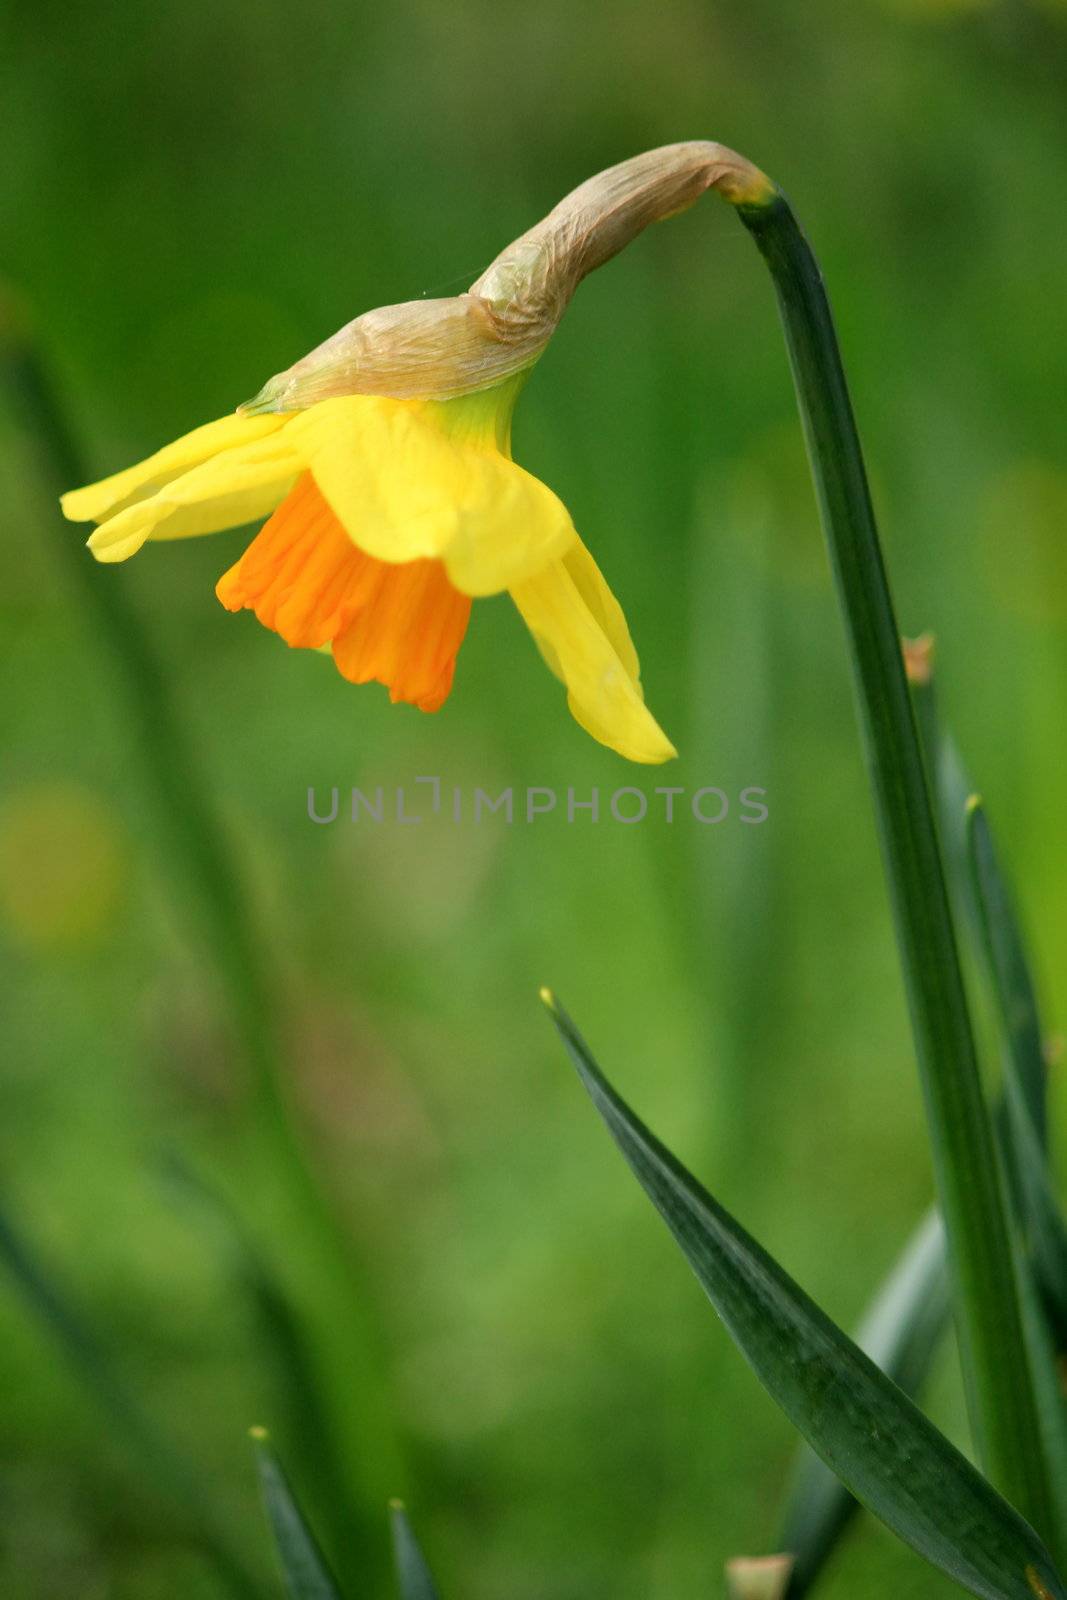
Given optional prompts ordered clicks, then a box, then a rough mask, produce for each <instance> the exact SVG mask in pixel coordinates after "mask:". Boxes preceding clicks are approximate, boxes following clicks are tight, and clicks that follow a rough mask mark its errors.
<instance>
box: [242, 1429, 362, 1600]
mask: <svg viewBox="0 0 1067 1600" xmlns="http://www.w3.org/2000/svg"><path fill="white" fill-rule="evenodd" d="M251 1439H252V1441H253V1443H254V1445H255V1449H256V1463H257V1465H258V1467H259V1482H260V1487H261V1489H262V1491H263V1503H264V1505H265V1506H266V1510H267V1517H268V1519H269V1521H270V1525H271V1529H272V1530H273V1533H274V1542H275V1544H276V1545H277V1547H278V1558H279V1560H280V1562H281V1568H282V1577H283V1578H284V1580H285V1589H286V1593H287V1594H288V1596H289V1600H341V1591H340V1589H339V1588H338V1585H337V1580H336V1579H335V1578H334V1576H333V1574H332V1573H331V1571H330V1569H329V1567H328V1565H327V1563H326V1558H325V1556H324V1555H323V1553H322V1551H321V1550H320V1549H319V1546H318V1542H317V1540H316V1538H315V1535H314V1534H313V1533H312V1531H311V1529H310V1527H309V1526H308V1523H307V1519H306V1518H305V1516H304V1513H303V1512H302V1511H301V1509H300V1506H299V1504H298V1502H297V1499H296V1496H295V1495H294V1493H293V1490H292V1486H291V1484H290V1483H289V1480H288V1478H287V1477H286V1475H285V1472H284V1470H283V1468H282V1464H281V1462H280V1461H279V1460H278V1458H277V1456H276V1455H275V1454H274V1451H273V1450H272V1449H271V1447H270V1439H269V1436H268V1434H267V1430H266V1429H265V1428H253V1429H252V1431H251Z"/></svg>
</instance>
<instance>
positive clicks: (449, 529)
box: [63, 143, 759, 762]
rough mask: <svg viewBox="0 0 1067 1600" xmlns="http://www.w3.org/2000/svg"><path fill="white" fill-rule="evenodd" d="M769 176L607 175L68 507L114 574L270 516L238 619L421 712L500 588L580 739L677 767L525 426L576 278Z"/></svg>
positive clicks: (616, 614) (640, 160)
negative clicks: (172, 547)
mask: <svg viewBox="0 0 1067 1600" xmlns="http://www.w3.org/2000/svg"><path fill="white" fill-rule="evenodd" d="M753 172H754V169H752V168H750V167H749V166H748V164H747V163H743V162H742V161H741V158H740V157H737V156H734V155H732V153H731V152H729V151H725V150H723V148H722V147H721V146H719V145H712V144H703V143H697V144H685V145H672V146H668V147H666V148H665V149H664V150H659V151H651V152H649V153H648V154H647V155H644V156H639V157H636V158H635V159H634V160H632V161H628V162H624V163H622V164H621V165H620V166H618V167H613V168H611V169H609V170H608V171H607V172H605V173H601V174H600V175H599V176H598V177H597V178H594V179H591V180H590V181H589V182H588V183H586V184H583V185H582V186H581V187H580V188H579V189H577V190H575V191H574V193H573V194H571V195H569V196H568V197H567V199H566V200H564V201H563V202H562V203H561V204H560V205H559V206H557V207H556V208H555V210H554V211H552V212H550V213H549V215H548V216H547V217H546V218H545V219H544V220H543V221H542V222H541V223H539V224H538V225H537V226H536V227H535V228H533V229H531V230H530V231H529V232H528V233H526V234H524V235H523V236H522V237H521V238H520V239H518V240H516V241H515V243H514V244H512V245H510V246H509V247H508V249H507V250H505V251H503V252H502V254H501V255H500V256H498V257H497V259H496V260H495V261H494V262H493V263H492V264H491V265H490V267H489V268H488V269H487V270H486V272H484V273H483V274H482V275H481V277H480V278H479V279H478V280H477V281H476V282H475V283H474V284H473V285H472V286H471V288H470V289H469V290H468V291H467V293H466V294H461V295H457V296H454V297H452V298H450V299H445V300H421V301H415V302H412V303H410V304H406V305H399V306H387V307H383V308H380V309H378V310H375V311H370V312H367V313H365V314H364V315H363V316H361V317H358V318H357V319H356V320H355V321H354V322H352V323H349V324H348V325H347V326H346V327H345V328H342V329H341V331H340V332H339V333H337V334H335V335H334V336H333V337H332V338H331V339H328V340H327V341H326V342H325V344H322V345H320V346H319V347H318V348H317V349H316V350H313V351H312V352H311V354H310V355H308V356H306V357H304V358H303V360H301V361H298V362H297V363H296V364H295V365H294V366H293V367H291V368H289V369H288V371H286V372H283V373H280V374H279V375H278V376H277V377H275V378H273V379H271V380H270V382H269V383H267V384H266V385H265V386H264V388H263V389H262V390H261V391H260V393H259V394H258V395H257V396H256V398H255V399H254V400H252V401H250V402H248V403H247V404H245V405H243V406H241V407H239V408H238V411H237V413H236V414H235V415H233V416H229V417H223V418H221V419H219V420H218V421H215V422H209V423H207V424H205V425H204V426H203V427H200V428H197V429H195V430H194V431H193V432H192V433H188V434H186V435H185V436H184V437H183V438H181V439H178V440H176V441H175V442H174V443H173V444H169V445H167V446H166V447H165V448H164V449H162V450H160V451H158V452H157V453H156V454H155V455H153V456H150V457H148V459H147V460H145V461H142V462H140V463H138V464H137V465H136V466H133V467H128V468H127V469H126V470H125V471H123V472H119V473H116V474H115V475H114V476H113V477H110V478H105V479H103V480H102V481H101V482H99V483H95V484H91V485H90V486H89V487H87V488H83V489H75V490H73V491H72V492H70V493H69V494H67V495H65V496H64V497H63V510H64V513H65V514H66V515H67V516H68V517H70V518H72V519H73V520H75V521H94V522H96V523H97V524H98V527H97V528H96V529H95V531H94V532H93V534H92V536H91V538H90V540H89V548H90V550H91V551H92V552H93V555H94V556H95V557H96V558H97V560H99V561H125V560H126V559H127V558H128V557H129V556H131V555H133V554H134V553H135V552H136V551H138V550H140V548H141V546H142V545H143V544H145V543H146V542H147V541H148V540H150V539H153V540H154V539H183V538H190V537H193V536H195V535H199V534H206V533H217V532H220V531H222V530H224V529H228V528H235V527H240V526H242V525H245V524H247V523H249V522H252V521H254V520H257V519H259V518H261V517H264V516H266V518H267V520H266V522H265V523H264V524H263V526H262V528H261V529H260V531H259V532H258V533H257V534H256V536H255V538H254V539H253V540H252V542H251V544H250V545H249V546H248V548H247V549H246V550H245V552H244V554H243V555H242V556H241V557H240V559H239V560H238V561H237V562H236V563H235V564H234V565H233V566H231V567H230V568H229V570H228V571H227V572H226V573H225V574H224V575H223V576H222V578H221V579H220V580H219V583H218V586H217V590H216V592H217V594H218V597H219V599H220V600H221V601H222V604H223V605H224V606H226V607H227V609H229V610H231V611H239V610H242V609H248V610H251V611H254V612H255V614H256V616H257V617H258V618H259V620H260V622H262V623H264V624H265V625H266V626H267V627H268V628H271V629H273V630H274V632H276V633H278V634H279V635H280V636H281V637H282V638H283V639H284V640H285V641H286V642H287V643H288V644H290V645H293V646H297V647H302V648H306V649H317V650H329V651H331V652H332V654H333V659H334V661H335V663H336V665H337V667H338V669H339V671H340V672H341V673H342V674H343V676H344V677H345V678H347V679H350V680H351V681H352V682H354V683H367V682H370V681H372V680H375V681H377V682H379V683H382V684H384V685H386V686H387V687H388V689H389V692H390V697H391V699H392V700H394V701H406V702H409V703H411V704H413V705H416V706H418V707H420V708H421V709H422V710H424V711H436V710H437V709H438V708H439V707H440V706H441V705H442V704H443V703H444V701H445V699H446V698H447V697H448V694H449V692H450V690H451V687H452V680H453V674H454V671H455V665H456V657H457V654H458V652H459V649H460V646H461V644H462V642H463V637H464V634H465V633H466V629H467V624H468V620H469V617H470V611H471V602H472V600H474V599H481V598H485V597H488V596H490V595H495V594H500V593H503V592H505V591H506V592H507V593H509V594H510V595H511V598H512V600H513V601H514V603H515V605H516V607H517V608H518V610H519V612H520V614H521V616H522V618H523V620H524V621H525V623H526V625H527V627H528V628H529V629H530V632H531V633H532V634H533V636H534V639H535V640H536V642H537V644H538V646H539V647H540V650H541V653H542V655H543V656H544V658H545V660H546V662H547V663H548V665H549V666H550V668H551V669H552V671H553V672H554V673H556V675H557V676H558V677H559V678H560V679H561V680H562V681H563V683H564V684H565V685H566V689H567V697H568V703H569V705H570V709H571V711H572V713H573V715H574V716H575V718H576V719H577V721H578V722H579V723H580V724H581V726H582V727H583V728H585V729H586V730H587V731H588V732H589V733H591V734H592V735H593V737H594V738H595V739H598V740H600V741H601V742H602V743H603V744H606V745H609V746H610V747H611V748H612V749H614V750H616V751H618V752H619V753H620V754H621V755H623V756H625V757H628V758H629V759H630V760H633V761H644V762H659V761H665V760H667V759H668V758H669V757H671V756H672V755H674V754H675V751H674V748H673V746H672V745H671V743H670V741H669V740H668V739H667V737H666V735H665V734H664V733H663V732H662V730H661V729H660V727H659V726H658V724H657V723H656V721H655V719H654V718H653V716H652V715H651V713H650V712H649V711H648V709H647V707H646V706H645V703H644V695H643V692H642V688H641V681H640V673H639V667H638V659H637V653H636V651H635V649H634V646H633V643H632V641H631V639H630V634H629V630H628V628H627V625H626V621H625V618H624V617H623V614H622V610H621V608H620V606H619V604H618V602H617V601H616V599H615V597H614V595H613V594H612V592H611V590H610V589H609V587H608V585H607V583H606V582H605V580H604V578H603V576H602V575H601V572H600V569H599V567H598V566H597V564H596V562H595V561H594V559H593V557H592V556H591V555H590V553H589V551H588V550H587V549H586V547H585V545H584V544H583V543H582V541H581V539H580V538H579V536H578V533H577V531H576V529H575V527H574V524H573V522H572V520H571V518H570V516H569V514H568V512H567V510H566V508H565V506H564V505H563V503H562V502H561V501H560V500H559V499H558V498H557V496H556V495H555V494H553V492H552V491H551V489H549V488H548V487H547V486H546V485H545V484H543V483H542V482H540V480H539V479H537V478H535V477H533V476H532V475H531V474H530V473H528V472H526V471H524V470H523V468H522V467H520V466H518V465H517V464H516V463H515V462H514V461H513V460H512V458H511V421H512V414H513V411H514V408H515V402H516V400H517V398H518V394H519V391H520V389H521V388H522V386H523V384H524V383H525V381H526V379H527V377H528V375H529V372H530V369H531V368H532V366H533V364H534V363H535V362H536V360H537V358H538V357H539V356H540V354H541V352H542V351H543V349H544V348H545V345H546V344H547V342H548V340H549V338H550V337H551V334H552V332H553V331H554V329H555V327H556V325H557V323H558V322H559V319H560V317H561V315H562V313H563V310H564V308H565V307H566V305H567V303H568V301H569V299H570V297H571V295H572V294H573V292H574V289H575V288H576V286H577V284H578V283H579V282H580V280H581V279H582V278H583V277H584V276H585V275H586V274H587V273H588V272H590V271H591V270H592V269H593V268H594V267H597V266H599V265H601V263H602V262H604V261H606V260H607V259H608V258H609V257H610V256H612V255H614V254H616V252H617V251H618V250H620V249H621V248H622V247H623V245H624V244H626V243H627V242H628V241H629V240H630V239H631V238H632V237H633V236H634V234H635V233H637V232H638V231H639V230H640V229H641V228H643V227H644V226H645V225H646V224H647V223H648V222H650V221H653V220H655V219H656V218H658V217H662V216H666V215H670V214H672V213H673V212H675V211H678V210H681V209H683V208H684V207H686V206H688V205H690V204H692V203H693V201H694V200H696V199H697V197H698V196H699V195H700V194H702V193H703V192H704V191H705V190H706V189H707V188H709V187H710V186H712V185H717V186H719V187H721V188H724V189H727V190H729V187H730V186H731V185H733V186H734V187H735V188H736V186H737V185H738V184H745V183H748V184H750V185H751V184H752V183H753V182H754V181H755V180H754V179H753V176H752V174H753ZM758 177H759V175H758V174H757V175H756V178H757V179H758Z"/></svg>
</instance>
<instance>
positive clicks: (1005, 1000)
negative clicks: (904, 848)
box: [965, 795, 1067, 1350]
mask: <svg viewBox="0 0 1067 1600" xmlns="http://www.w3.org/2000/svg"><path fill="white" fill-rule="evenodd" d="M965 826H966V842H967V865H968V868H969V875H970V882H971V890H972V893H973V896H974V904H975V908H976V913H977V917H978V932H979V939H980V944H981V947H982V951H983V954H984V956H985V961H986V966H987V970H988V973H989V980H990V986H991V988H992V991H993V995H994V998H995V1000H996V1004H997V1011H998V1014H999V1018H1000V1024H1001V1029H1002V1031H1003V1036H1004V1043H1005V1054H1004V1105H1005V1112H1006V1115H1005V1119H1004V1122H1005V1134H1006V1136H1005V1139H1004V1146H1005V1157H1006V1160H1007V1163H1008V1167H1009V1170H1010V1174H1011V1178H1012V1182H1013V1185H1014V1188H1015V1192H1016V1195H1017V1197H1018V1201H1019V1208H1020V1211H1021V1214H1022V1221H1023V1225H1024V1231H1025V1234H1026V1239H1027V1245H1028V1249H1029V1253H1030V1256H1031V1259H1032V1262H1033V1266H1034V1271H1035V1274H1036V1277H1037V1282H1038V1286H1039V1288H1040V1290H1041V1295H1042V1299H1043V1301H1044V1303H1045V1306H1046V1309H1047V1314H1048V1316H1049V1320H1050V1322H1051V1324H1052V1327H1053V1332H1054V1335H1055V1338H1056V1343H1057V1346H1058V1348H1059V1349H1061V1350H1062V1349H1064V1348H1067V1226H1065V1224H1064V1219H1063V1214H1062V1212H1061V1210H1060V1207H1059V1204H1058V1202H1057V1200H1056V1196H1055V1194H1054V1193H1053V1190H1052V1184H1051V1180H1050V1177H1049V1172H1048V1166H1047V1163H1046V1159H1045V1150H1044V1128H1045V1062H1044V1057H1043V1053H1042V1048H1041V1026H1040V1022H1039V1020H1038V1011H1037V1001H1036V998H1035V995H1034V986H1033V982H1032V979H1031V977H1030V971H1029V965H1028V963H1027V960H1026V956H1025V953H1024V951H1023V945H1022V937H1021V934H1020V932H1019V927H1018V923H1017V921H1016V918H1015V913H1014V909H1013V907H1012V904H1011V896H1010V894H1009V892H1008V889H1007V886H1006V884H1005V882H1004V878H1003V876H1002V874H1001V871H1000V867H999V864H998V862H997V857H996V851H995V849H994V846H993V836H992V833H991V831H990V827H989V822H988V819H987V817H986V814H985V807H984V806H983V805H982V802H981V800H980V799H979V797H978V796H977V795H972V796H971V797H970V799H969V801H968V803H967V807H966V823H965Z"/></svg>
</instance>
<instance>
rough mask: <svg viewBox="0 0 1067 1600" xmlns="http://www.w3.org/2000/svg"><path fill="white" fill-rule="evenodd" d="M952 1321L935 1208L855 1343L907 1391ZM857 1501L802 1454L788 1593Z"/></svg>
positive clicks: (803, 1585) (789, 1537) (790, 1511)
mask: <svg viewBox="0 0 1067 1600" xmlns="http://www.w3.org/2000/svg"><path fill="white" fill-rule="evenodd" d="M948 1321H949V1282H948V1268H947V1263H946V1260H945V1231H944V1228H943V1227H942V1225H941V1218H940V1217H939V1216H938V1214H937V1212H936V1211H930V1212H928V1213H927V1215H926V1216H925V1217H924V1218H923V1220H922V1222H921V1223H920V1224H919V1226H918V1227H917V1228H916V1230H915V1232H914V1233H913V1234H912V1236H911V1238H910V1239H909V1240H908V1243H907V1245H906V1246H905V1249H904V1251H903V1253H902V1254H901V1256H900V1257H899V1259H898V1260H897V1262H896V1263H895V1265H894V1267H893V1270H892V1271H891V1272H890V1273H889V1275H888V1277H887V1278H886V1279H885V1282H884V1283H883V1284H882V1286H881V1288H880V1289H879V1291H878V1293H877V1294H876V1295H875V1297H874V1300H873V1301H872V1303H871V1305H870V1308H869V1309H868V1311H867V1313H866V1315H865V1316H864V1318H863V1321H862V1323H861V1324H860V1327H859V1329H858V1331H857V1333H856V1343H857V1344H858V1345H859V1347H860V1349H861V1350H863V1351H864V1352H865V1353H866V1354H867V1355H868V1356H869V1357H870V1359H871V1360H872V1361H873V1362H874V1363H875V1365H876V1366H877V1367H880V1368H881V1370H882V1371H883V1372H884V1373H885V1374H886V1376H887V1377H889V1378H892V1380H893V1382H894V1383H896V1384H897V1385H898V1387H899V1388H901V1389H902V1390H903V1391H904V1393H905V1394H907V1395H911V1396H913V1397H914V1396H915V1395H916V1394H917V1393H918V1390H919V1388H920V1386H921V1385H922V1383H923V1381H924V1380H925V1378H926V1375H927V1372H928V1371H929V1368H930V1362H931V1361H932V1359H933V1355H934V1352H935V1350H936V1349H937V1346H938V1344H939V1343H940V1341H941V1339H942V1337H943V1335H944V1333H945V1330H946V1328H947V1326H948ZM858 1509H859V1502H858V1501H857V1500H856V1499H855V1498H854V1497H853V1496H852V1495H851V1494H850V1493H849V1491H848V1490H847V1489H846V1488H845V1486H844V1484H843V1483H842V1482H841V1480H840V1479H839V1478H838V1477H837V1476H836V1475H835V1474H834V1473H833V1472H831V1471H830V1469H829V1467H827V1466H826V1464H825V1463H824V1462H823V1461H822V1460H821V1459H820V1458H819V1457H818V1456H817V1455H816V1454H815V1452H814V1451H813V1450H812V1449H811V1448H810V1447H809V1446H808V1445H802V1446H801V1448H800V1450H799V1452H798V1454H797V1463H796V1467H795V1470H794V1473H793V1480H792V1484H791V1486H790V1491H789V1495H788V1498H787V1501H786V1507H785V1511H784V1514H783V1517H782V1525H781V1532H780V1533H779V1535H778V1537H777V1539H776V1541H775V1545H776V1548H778V1549H780V1550H787V1551H789V1553H790V1554H791V1555H792V1556H793V1558H794V1559H793V1571H792V1575H791V1577H790V1580H789V1584H788V1588H787V1593H788V1595H789V1600H800V1597H801V1595H804V1594H806V1593H807V1591H808V1590H809V1589H810V1588H811V1586H812V1584H813V1583H814V1581H815V1579H816V1578H817V1577H818V1575H819V1573H820V1572H821V1571H822V1569H823V1567H824V1566H825V1564H826V1562H827V1560H828V1559H829V1557H830V1556H831V1555H832V1553H833V1551H834V1550H835V1549H836V1548H837V1545H838V1544H839V1543H840V1540H841V1537H842V1535H843V1534H844V1532H845V1530H846V1528H847V1527H848V1525H849V1523H850V1522H851V1521H852V1518H853V1516H854V1514H855V1512H856V1511H857V1510H858Z"/></svg>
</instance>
